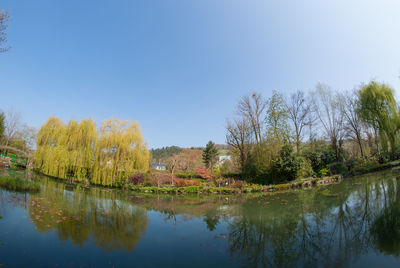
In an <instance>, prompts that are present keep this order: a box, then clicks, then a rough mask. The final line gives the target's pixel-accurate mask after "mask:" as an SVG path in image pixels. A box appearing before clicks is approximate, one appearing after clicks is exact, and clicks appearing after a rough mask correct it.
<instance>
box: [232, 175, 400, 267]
mask: <svg viewBox="0 0 400 268" xmlns="http://www.w3.org/2000/svg"><path fill="white" fill-rule="evenodd" d="M362 182H363V183H362V184H360V185H359V186H358V185H350V183H343V185H340V186H335V187H330V188H327V189H331V190H332V191H335V192H330V193H329V194H324V191H322V190H318V191H312V192H301V193H298V194H297V195H296V194H287V195H281V196H277V197H275V200H272V201H271V199H270V198H269V199H268V200H269V201H270V202H267V199H262V198H261V199H258V200H249V201H247V202H246V204H244V205H243V207H242V208H243V211H242V213H241V214H242V215H241V216H238V217H236V218H235V220H234V221H233V223H232V224H231V225H230V234H229V245H230V250H231V252H232V254H233V256H236V255H237V254H238V255H239V257H240V258H241V259H243V260H244V263H246V264H247V265H249V266H253V267H256V266H268V267H270V266H273V267H274V266H278V267H293V266H300V267H303V266H306V267H307V266H311V267H314V266H323V267H325V266H339V267H341V266H347V265H349V264H351V263H352V262H353V261H355V260H357V258H358V257H359V256H360V255H361V254H363V253H366V252H367V250H368V249H369V248H370V247H371V246H372V241H371V235H370V230H371V226H372V225H374V226H375V225H377V223H376V222H375V223H374V220H375V219H376V217H377V216H378V214H379V212H381V211H382V210H383V209H384V207H385V206H386V204H387V202H388V200H391V201H392V203H393V204H396V206H392V207H391V208H392V209H391V210H389V211H387V212H386V214H385V213H384V214H383V215H384V216H382V217H385V216H387V217H386V218H385V219H382V220H381V222H379V223H381V224H382V226H379V227H378V228H376V229H378V230H384V228H386V226H391V228H392V230H391V231H387V230H386V231H383V232H382V235H381V237H379V236H378V239H377V240H378V241H379V238H381V239H383V241H384V243H383V244H384V245H386V246H388V245H389V246H390V249H391V250H390V251H389V252H390V253H393V251H395V252H399V245H400V243H399V242H397V241H400V239H398V238H400V232H399V231H400V228H399V227H400V226H399V222H400V220H398V219H399V217H397V216H400V215H399V214H400V207H399V205H398V201H397V198H395V196H394V195H393V194H391V192H396V194H397V193H398V192H397V187H396V185H397V183H396V180H393V179H386V180H380V179H379V180H375V179H374V178H373V177H371V176H369V177H368V176H366V177H364V178H363V180H362ZM282 199H285V200H282ZM256 203H261V204H263V203H264V205H262V206H260V205H257V204H256ZM282 206H285V208H284V209H282ZM385 211H386V210H385ZM378 219H379V218H378ZM393 228H396V230H397V232H396V235H399V236H396V237H394V236H393V232H394V231H395V230H393ZM372 230H374V228H373V229H372ZM390 233H392V235H390ZM388 238H391V241H392V244H390V243H389V244H388V243H387V242H386V240H387V239H388ZM378 247H379V248H381V249H382V245H378Z"/></svg>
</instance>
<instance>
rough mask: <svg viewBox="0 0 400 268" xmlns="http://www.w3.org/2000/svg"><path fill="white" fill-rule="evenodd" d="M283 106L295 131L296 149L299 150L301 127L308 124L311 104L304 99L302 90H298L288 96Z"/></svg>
mask: <svg viewBox="0 0 400 268" xmlns="http://www.w3.org/2000/svg"><path fill="white" fill-rule="evenodd" d="M285 106H286V110H287V112H288V115H289V119H290V120H291V121H292V124H293V127H294V131H295V133H294V134H295V139H296V151H297V152H299V150H300V148H299V147H300V142H301V139H302V137H303V136H302V135H303V129H304V127H306V126H307V125H308V124H310V117H309V115H310V112H311V105H310V103H309V102H307V100H306V99H305V97H304V92H303V91H300V90H299V91H297V92H295V93H293V94H292V95H291V96H290V99H289V102H285Z"/></svg>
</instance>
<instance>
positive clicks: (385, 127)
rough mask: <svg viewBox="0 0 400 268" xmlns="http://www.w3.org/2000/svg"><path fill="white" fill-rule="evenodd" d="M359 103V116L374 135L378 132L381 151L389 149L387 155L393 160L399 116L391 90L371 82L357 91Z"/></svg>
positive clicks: (399, 125)
mask: <svg viewBox="0 0 400 268" xmlns="http://www.w3.org/2000/svg"><path fill="white" fill-rule="evenodd" d="M359 101H360V105H359V108H358V114H359V116H360V117H361V118H362V120H363V121H364V122H365V123H366V124H367V125H369V126H371V127H372V128H373V129H374V131H375V132H376V133H377V132H379V136H380V139H381V145H382V147H383V149H384V150H385V151H388V147H390V153H389V155H390V157H391V158H394V157H395V155H396V152H397V149H398V132H399V129H400V115H399V108H398V105H397V103H396V100H395V99H394V96H393V89H392V88H391V87H389V86H388V85H385V84H380V83H377V82H375V81H372V82H370V83H369V84H368V85H365V86H364V87H363V88H362V89H361V90H360V91H359ZM376 136H377V135H376Z"/></svg>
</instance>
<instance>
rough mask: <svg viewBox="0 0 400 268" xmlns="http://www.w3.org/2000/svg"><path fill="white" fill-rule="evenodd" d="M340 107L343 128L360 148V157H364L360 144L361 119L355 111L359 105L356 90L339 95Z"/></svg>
mask: <svg viewBox="0 0 400 268" xmlns="http://www.w3.org/2000/svg"><path fill="white" fill-rule="evenodd" d="M339 103H340V109H341V111H342V113H343V115H344V119H345V124H344V129H345V130H346V132H347V135H348V136H349V137H350V138H351V139H352V140H354V141H355V142H357V144H358V146H359V148H360V154H361V157H363V158H364V150H363V145H362V137H361V132H362V129H363V124H362V120H361V118H360V116H359V114H358V113H357V109H358V106H359V100H358V92H357V91H352V92H347V93H344V94H340V95H339Z"/></svg>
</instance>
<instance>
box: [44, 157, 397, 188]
mask: <svg viewBox="0 0 400 268" xmlns="http://www.w3.org/2000/svg"><path fill="white" fill-rule="evenodd" d="M399 166H400V160H396V161H392V162H388V163H384V164H380V165H376V166H371V167H368V168H364V169H363V170H356V171H354V172H352V173H348V174H344V175H333V176H326V177H316V178H305V179H298V180H295V181H291V182H287V183H282V184H271V185H260V184H251V183H247V182H244V181H240V180H236V183H232V184H230V185H225V186H219V187H218V186H214V185H212V184H211V183H209V182H206V181H205V180H196V179H191V180H189V179H178V180H180V182H185V183H183V185H185V186H181V185H182V184H181V183H179V184H178V183H175V184H174V183H173V182H171V181H170V182H169V185H160V186H151V185H145V184H139V185H135V184H132V183H126V184H123V185H113V186H103V185H93V184H90V183H89V182H88V181H87V180H80V181H78V180H74V179H68V180H65V179H61V178H57V177H53V176H48V175H46V174H42V173H40V172H37V171H36V172H37V173H39V174H42V175H45V176H48V177H51V178H53V179H57V180H62V181H66V182H69V183H73V184H80V185H85V186H86V187H91V186H96V187H105V188H114V189H122V190H126V191H133V192H137V193H156V194H178V195H183V194H191V195H193V194H206V195H208V194H247V193H263V192H284V191H288V190H295V189H310V188H313V187H318V186H323V185H329V184H335V183H340V182H341V181H342V180H343V178H349V177H353V176H358V175H364V174H369V173H374V172H378V171H382V170H387V169H393V168H396V167H399ZM237 182H240V183H237ZM177 185H179V186H177Z"/></svg>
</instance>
